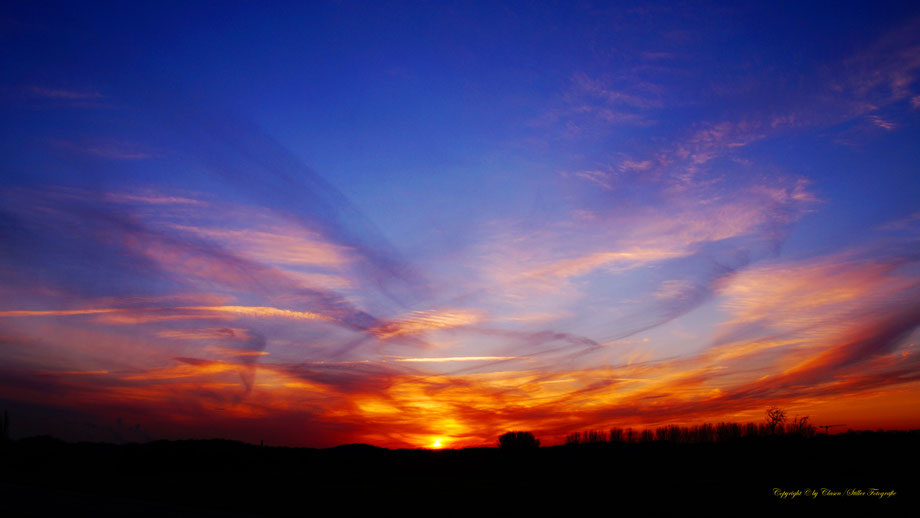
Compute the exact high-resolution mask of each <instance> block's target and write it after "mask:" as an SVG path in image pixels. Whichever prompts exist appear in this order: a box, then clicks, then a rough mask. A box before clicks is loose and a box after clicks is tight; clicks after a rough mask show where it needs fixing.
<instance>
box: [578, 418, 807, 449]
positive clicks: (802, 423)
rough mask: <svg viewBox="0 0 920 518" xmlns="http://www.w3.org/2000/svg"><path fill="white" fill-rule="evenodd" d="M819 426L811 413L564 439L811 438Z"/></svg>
mask: <svg viewBox="0 0 920 518" xmlns="http://www.w3.org/2000/svg"><path fill="white" fill-rule="evenodd" d="M816 433H817V429H816V427H815V426H814V425H812V424H811V423H809V421H808V417H801V418H799V417H796V418H795V419H793V420H792V421H790V422H789V423H784V422H777V423H769V422H768V423H718V424H710V423H706V424H701V425H697V426H678V425H668V426H660V427H657V428H655V429H648V428H647V429H643V430H634V429H632V428H611V429H610V431H609V432H608V431H604V430H586V431H583V432H574V433H571V434H569V435H568V436H567V437H566V438H565V443H566V444H568V445H571V444H589V443H598V442H651V441H667V442H672V443H682V444H683V443H691V444H692V443H708V442H725V441H732V440H736V439H740V438H742V437H749V438H750V437H773V436H776V435H785V436H794V437H802V438H809V437H814V436H815V434H816Z"/></svg>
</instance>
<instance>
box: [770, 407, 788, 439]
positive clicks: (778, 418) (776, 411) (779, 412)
mask: <svg viewBox="0 0 920 518" xmlns="http://www.w3.org/2000/svg"><path fill="white" fill-rule="evenodd" d="M766 419H767V428H768V429H769V430H770V433H773V434H775V433H777V432H779V433H782V431H783V423H784V422H785V421H786V411H785V410H783V409H782V408H780V407H778V406H771V407H770V408H768V409H767V416H766Z"/></svg>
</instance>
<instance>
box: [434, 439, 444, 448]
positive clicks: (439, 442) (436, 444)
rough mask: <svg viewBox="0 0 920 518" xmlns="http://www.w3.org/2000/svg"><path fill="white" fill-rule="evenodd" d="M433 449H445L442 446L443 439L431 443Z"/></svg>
mask: <svg viewBox="0 0 920 518" xmlns="http://www.w3.org/2000/svg"><path fill="white" fill-rule="evenodd" d="M431 447H432V448H434V449H438V448H443V447H444V446H443V445H442V444H441V438H440V437H438V438H436V439H435V440H434V442H432V443H431Z"/></svg>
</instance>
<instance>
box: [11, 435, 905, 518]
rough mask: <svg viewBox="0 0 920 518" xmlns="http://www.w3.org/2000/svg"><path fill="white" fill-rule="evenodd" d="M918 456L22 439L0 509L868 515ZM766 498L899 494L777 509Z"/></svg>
mask: <svg viewBox="0 0 920 518" xmlns="http://www.w3.org/2000/svg"><path fill="white" fill-rule="evenodd" d="M918 445H920V432H918V431H914V432H862V433H848V434H839V435H831V436H817V437H813V438H808V439H806V438H802V437H795V436H776V437H751V438H738V439H734V440H728V441H724V442H718V443H705V444H681V443H672V442H667V441H651V442H641V443H626V442H598V443H589V444H575V445H564V446H553V447H543V448H538V449H533V450H532V451H525V452H521V451H515V452H507V451H502V450H499V449H498V448H471V449H461V450H440V451H433V450H390V449H385V448H379V447H375V446H370V445H367V444H350V445H343V446H338V447H335V448H329V449H310V448H284V447H260V446H256V445H251V444H245V443H240V442H234V441H227V440H204V441H199V440H186V441H154V442H150V443H145V444H125V445H114V444H103V443H65V442H62V441H59V440H56V439H53V438H50V437H33V438H28V439H22V440H19V441H12V442H10V443H7V445H6V446H5V447H4V449H3V452H2V455H3V470H2V475H0V485H2V487H3V488H4V495H3V499H4V501H5V503H7V504H9V505H8V506H7V508H9V507H10V506H11V504H15V508H16V509H18V510H17V511H16V512H17V513H19V515H29V516H49V515H54V514H55V512H56V511H60V509H54V508H53V503H52V501H54V500H55V499H57V500H60V499H61V498H64V500H66V501H70V502H71V503H73V502H84V504H85V505H87V506H89V507H90V508H92V509H94V510H95V511H94V512H95V513H97V514H99V513H101V514H104V513H106V512H108V511H107V510H106V509H108V508H107V507H106V506H109V507H111V505H112V503H113V502H116V503H118V502H120V503H121V504H119V505H121V507H120V508H121V509H124V506H127V507H129V508H131V509H134V510H137V511H138V512H141V511H144V512H148V511H149V510H150V509H154V510H159V511H163V510H164V509H165V510H169V512H170V513H173V514H175V515H180V516H303V515H304V514H305V513H308V512H316V511H318V502H320V501H322V502H334V503H335V505H336V508H337V509H339V510H340V511H341V514H352V513H356V512H367V511H371V512H379V511H380V510H382V509H384V508H395V509H397V510H403V511H406V512H409V511H410V510H415V511H418V512H425V511H426V510H428V511H431V512H437V513H439V514H459V515H465V514H468V513H466V512H464V511H470V512H472V511H474V509H473V508H476V507H477V506H486V505H488V506H494V505H496V504H495V503H494V502H499V504H497V505H499V506H504V507H505V509H506V510H517V511H519V512H522V510H524V509H532V510H536V511H540V510H546V509H549V508H551V507H552V506H559V505H562V506H565V507H567V508H568V509H570V511H572V510H574V509H577V508H581V507H585V508H587V506H588V505H589V504H591V503H598V502H602V503H604V505H607V506H608V507H610V506H613V507H611V508H612V509H613V508H616V509H622V506H623V505H625V503H627V502H636V501H642V502H643V504H642V505H643V506H645V508H648V507H649V506H651V507H653V508H654V507H656V506H661V505H670V504H679V505H683V506H690V507H692V506H696V505H701V504H706V505H709V506H713V505H715V506H720V505H725V506H728V507H730V506H735V505H738V504H747V505H752V504H756V505H765V506H770V507H784V508H786V510H787V511H789V510H793V511H794V510H803V511H806V510H808V512H813V511H814V512H817V510H818V508H820V507H822V506H823V507H825V508H826V507H827V506H840V505H845V506H846V507H847V508H848V509H851V510H852V509H858V508H861V507H865V508H866V509H867V510H868V511H867V512H876V513H877V512H883V511H890V510H892V509H894V508H896V507H897V508H903V507H904V506H913V505H916V503H917V488H918V481H920V477H918V475H917V470H916V466H917V461H918V460H920V456H918ZM774 488H779V489H782V490H790V491H794V490H804V489H806V488H814V489H818V490H820V489H821V488H829V489H835V490H836V489H840V490H846V489H851V488H857V489H858V488H864V489H865V488H875V489H880V490H894V491H896V492H897V494H896V495H895V496H893V497H888V498H876V497H869V496H865V497H855V496H853V497H845V496H842V495H841V496H839V497H832V496H823V497H819V498H812V499H806V498H805V497H804V496H798V497H796V498H787V499H781V498H778V497H777V496H775V495H774ZM42 495H44V496H42ZM61 495H69V496H66V497H62V496H61ZM49 506H52V507H49ZM78 507H79V506H78ZM115 507H116V508H119V506H118V505H116V506H115ZM177 510H181V512H179V511H177ZM46 511H47V512H46ZM149 512H153V511H149ZM164 512H165V511H164ZM28 513H32V514H28ZM176 513H178V514H176ZM209 513H210V514H209ZM214 513H217V514H214ZM129 514H131V513H129ZM135 514H136V513H135ZM515 514H518V513H515ZM16 515H17V514H15V513H14V514H12V515H11V516H16ZM112 515H118V513H117V512H115V513H114V514H112ZM151 515H155V514H151Z"/></svg>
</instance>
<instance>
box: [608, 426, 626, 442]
mask: <svg viewBox="0 0 920 518" xmlns="http://www.w3.org/2000/svg"><path fill="white" fill-rule="evenodd" d="M625 440H626V439H625V436H624V434H623V429H622V428H611V429H610V442H623V441H625Z"/></svg>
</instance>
